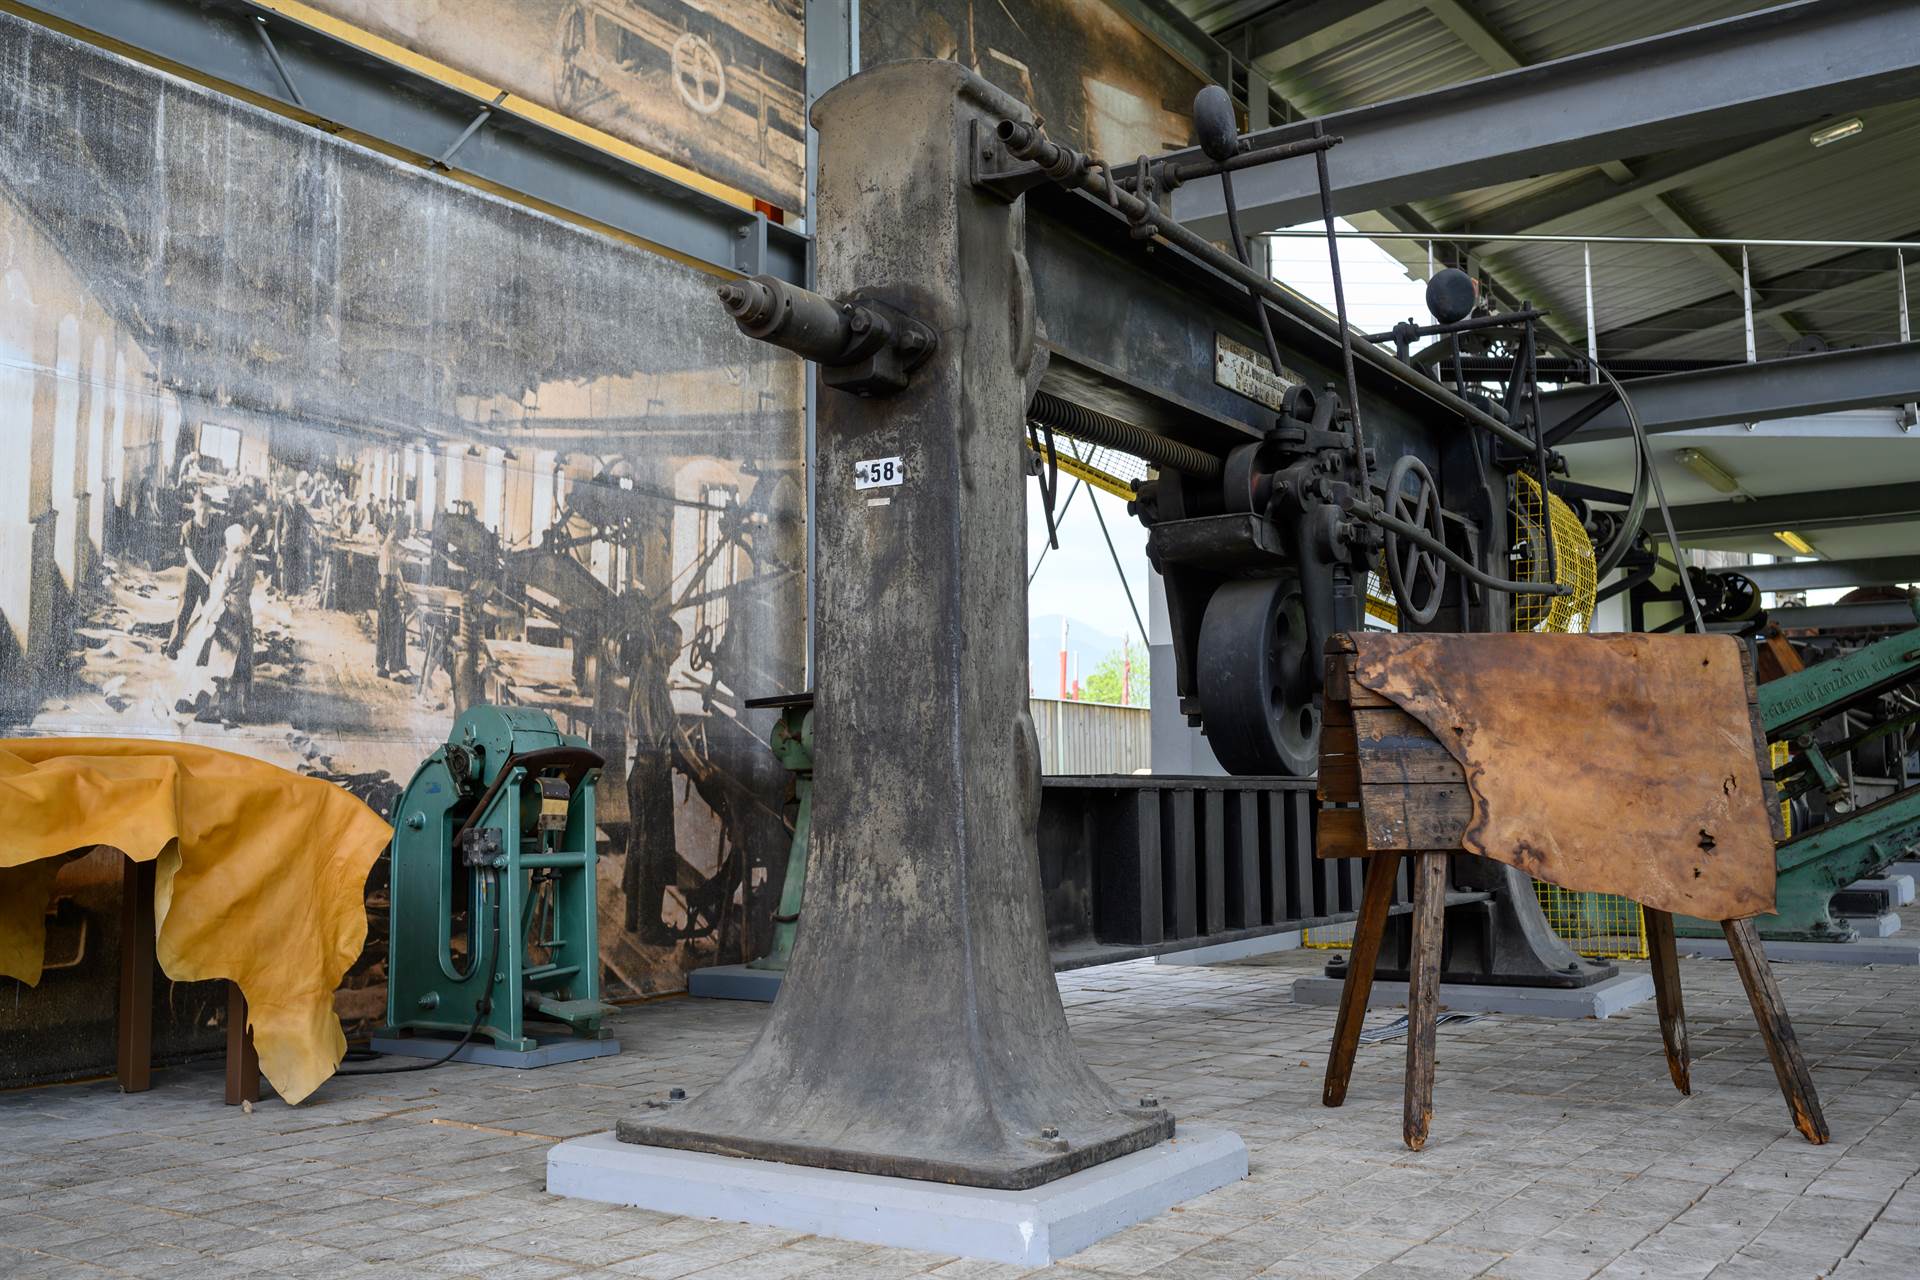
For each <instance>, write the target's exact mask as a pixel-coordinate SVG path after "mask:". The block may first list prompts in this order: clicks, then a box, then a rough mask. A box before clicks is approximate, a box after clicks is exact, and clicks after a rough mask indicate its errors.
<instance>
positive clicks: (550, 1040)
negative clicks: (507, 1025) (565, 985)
mask: <svg viewBox="0 0 1920 1280" xmlns="http://www.w3.org/2000/svg"><path fill="white" fill-rule="evenodd" d="M535 1038H536V1039H538V1040H539V1041H540V1047H539V1048H538V1049H526V1050H519V1049H499V1048H495V1047H494V1046H493V1045H490V1044H480V1043H474V1044H469V1045H466V1046H464V1047H462V1048H461V1050H460V1051H459V1052H458V1053H456V1054H454V1055H453V1059H452V1060H453V1061H455V1062H471V1063H475V1064H477V1065H479V1066H483V1067H518V1068H520V1069H521V1070H523V1071H531V1070H532V1069H533V1068H535V1067H551V1066H555V1065H557V1064H559V1063H562V1062H579V1061H581V1060H582V1059H584V1058H605V1057H607V1056H609V1055H611V1054H616V1053H618V1052H620V1042H619V1041H618V1040H583V1039H581V1038H580V1037H578V1036H551V1037H547V1036H539V1037H535ZM453 1045H454V1041H453V1040H451V1039H446V1040H442V1039H438V1038H436V1037H433V1036H374V1037H373V1038H372V1039H371V1040H370V1041H368V1048H370V1049H372V1050H373V1051H374V1052H375V1053H386V1054H393V1055H395V1056H396V1057H402V1058H442V1057H445V1056H446V1053H447V1050H448V1049H450V1048H452V1047H453Z"/></svg>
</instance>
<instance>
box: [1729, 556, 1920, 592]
mask: <svg viewBox="0 0 1920 1280" xmlns="http://www.w3.org/2000/svg"><path fill="white" fill-rule="evenodd" d="M1735 572H1737V573H1741V574H1744V575H1745V576H1747V577H1749V578H1751V579H1753V583H1754V585H1755V586H1757V587H1759V588H1760V589H1761V590H1762V591H1814V590H1817V589H1819V588H1821V587H1885V586H1894V585H1904V584H1906V583H1909V582H1920V556H1871V557H1867V558H1864V559H1860V560H1783V561H1781V562H1780V563H1778V564H1750V565H1743V566H1741V567H1740V568H1739V569H1737V570H1735Z"/></svg>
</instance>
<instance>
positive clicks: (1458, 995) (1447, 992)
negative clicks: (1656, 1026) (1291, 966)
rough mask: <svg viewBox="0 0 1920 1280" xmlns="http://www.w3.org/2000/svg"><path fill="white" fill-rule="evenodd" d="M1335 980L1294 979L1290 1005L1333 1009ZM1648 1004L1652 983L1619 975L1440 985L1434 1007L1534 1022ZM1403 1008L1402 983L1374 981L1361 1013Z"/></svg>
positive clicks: (1336, 997)
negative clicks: (1569, 983)
mask: <svg viewBox="0 0 1920 1280" xmlns="http://www.w3.org/2000/svg"><path fill="white" fill-rule="evenodd" d="M1342 985H1344V984H1343V981H1342V980H1341V979H1339V978H1328V977H1325V976H1315V977H1310V978H1296V979H1295V980H1294V983H1293V1001H1294V1003H1295V1004H1313V1005H1338V1004H1339V1003H1340V988H1341V986H1342ZM1651 999H1653V978H1652V977H1651V976H1650V975H1648V974H1644V973H1621V974H1618V975H1616V976H1614V977H1611V978H1607V979H1605V980H1603V981H1600V982H1596V983H1594V984H1593V985H1592V986H1590V987H1577V988H1573V989H1570V990H1569V989H1562V988H1555V987H1491V986H1480V985H1477V984H1475V983H1467V982H1462V983H1456V984H1450V985H1442V986H1441V988H1440V1007H1441V1008H1443V1009H1457V1010H1459V1011H1460V1012H1462V1013H1525V1014H1531V1015H1533V1016H1534V1017H1536V1018H1610V1017H1612V1016H1613V1015H1614V1014H1616V1013H1619V1012H1621V1011H1622V1010H1625V1009H1631V1008H1632V1007H1633V1006H1635V1005H1637V1004H1641V1003H1643V1002H1645V1001H1648V1000H1651ZM1406 1003H1407V984H1406V983H1404V982H1376V983H1374V984H1373V990H1372V992H1371V993H1369V995H1368V997H1367V1008H1369V1009H1389V1008H1399V1007H1404V1006H1405V1005H1406Z"/></svg>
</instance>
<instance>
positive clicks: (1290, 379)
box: [1213, 333, 1304, 413]
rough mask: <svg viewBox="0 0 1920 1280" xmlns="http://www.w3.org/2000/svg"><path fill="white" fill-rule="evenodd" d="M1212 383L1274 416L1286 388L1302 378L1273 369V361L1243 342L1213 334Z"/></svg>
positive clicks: (1298, 382)
mask: <svg viewBox="0 0 1920 1280" xmlns="http://www.w3.org/2000/svg"><path fill="white" fill-rule="evenodd" d="M1213 381H1214V384H1215V385H1216V386H1222V387H1225V388H1226V389H1227V390H1229V391H1232V392H1236V393H1237V394H1239V395H1243V396H1245V397H1246V398H1247V399H1249V400H1252V401H1255V402H1256V403H1259V404H1263V405H1265V406H1267V408H1269V409H1272V410H1273V411H1274V412H1275V413H1278V412H1279V411H1280V402H1281V399H1282V398H1283V397H1284V396H1285V395H1286V394H1287V388H1289V387H1294V386H1298V385H1299V384H1300V383H1301V382H1302V381H1304V379H1302V378H1301V377H1300V376H1299V375H1298V374H1296V373H1294V372H1293V371H1292V370H1291V369H1286V368H1282V369H1281V370H1280V371H1279V372H1278V373H1275V372H1274V370H1273V361H1271V360H1269V359H1268V358H1267V357H1266V356H1265V355H1264V354H1262V353H1261V352H1258V351H1255V350H1254V349H1253V348H1252V347H1250V346H1248V345H1247V344H1246V343H1244V342H1236V341H1234V340H1233V339H1232V338H1229V337H1228V336H1227V335H1226V334H1224V333H1216V334H1214V335H1213Z"/></svg>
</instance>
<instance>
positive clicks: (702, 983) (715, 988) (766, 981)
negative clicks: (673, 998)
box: [687, 964, 786, 1004]
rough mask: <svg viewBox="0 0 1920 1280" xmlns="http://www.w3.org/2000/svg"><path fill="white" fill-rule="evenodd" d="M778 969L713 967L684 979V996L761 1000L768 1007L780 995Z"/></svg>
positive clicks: (734, 966) (695, 972)
mask: <svg viewBox="0 0 1920 1280" xmlns="http://www.w3.org/2000/svg"><path fill="white" fill-rule="evenodd" d="M785 976H786V973H785V971H784V970H780V969H749V968H748V967H747V966H746V965H744V964H716V965H712V966H710V967H709V968H705V969H695V970H694V971H693V972H692V973H690V974H688V975H687V994H688V995H690V996H693V997H695V998H696V999H700V1000H760V1001H764V1002H766V1003H768V1004H771V1003H773V998H774V997H775V996H777V995H779V994H780V979H781V978H783V977H785Z"/></svg>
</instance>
